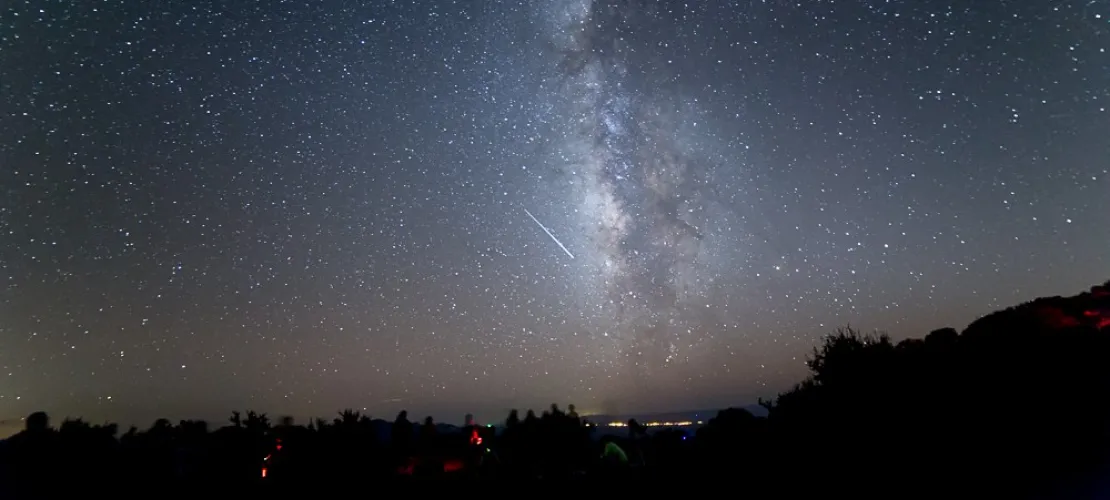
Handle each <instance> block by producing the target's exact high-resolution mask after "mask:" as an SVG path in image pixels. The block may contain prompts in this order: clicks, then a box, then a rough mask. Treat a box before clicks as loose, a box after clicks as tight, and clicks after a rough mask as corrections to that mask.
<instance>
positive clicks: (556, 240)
mask: <svg viewBox="0 0 1110 500" xmlns="http://www.w3.org/2000/svg"><path fill="white" fill-rule="evenodd" d="M520 208H521V209H522V210H524V213H526V214H528V217H531V218H532V220H533V221H535V222H536V225H537V226H540V229H543V232H545V233H547V235H548V236H550V237H551V240H552V241H554V242H555V244H556V245H559V248H562V249H563V251H564V252H566V253H567V256H568V257H570V258H572V259H573V258H574V254H572V253H570V250H567V247H566V246H565V245H563V242H561V241H559V238H556V237H555V235H554V234H551V231H548V230H547V228H546V227H544V225H543V224H541V223H540V221H539V219H537V218H536V216H535V215H532V212H529V211H528V209H527V208H524V207H520Z"/></svg>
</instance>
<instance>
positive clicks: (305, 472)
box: [0, 285, 1110, 498]
mask: <svg viewBox="0 0 1110 500" xmlns="http://www.w3.org/2000/svg"><path fill="white" fill-rule="evenodd" d="M1108 348H1110V290H1108V287H1107V285H1103V286H1098V287H1093V288H1092V289H1091V290H1090V291H1088V292H1085V293H1082V294H1080V295H1077V296H1073V297H1066V298H1063V297H1053V298H1045V299H1038V300H1035V301H1033V302H1029V303H1026V304H1022V305H1020V306H1017V307H1014V308H1010V309H1007V310H1004V311H999V312H997V313H994V314H991V315H988V316H986V317H984V318H981V319H980V320H978V321H976V322H974V323H972V324H971V325H970V326H969V327H968V328H967V329H965V330H964V331H963V332H957V331H956V330H953V329H940V330H935V331H933V332H931V333H929V334H928V335H926V336H925V337H924V338H919V339H907V340H903V341H901V342H898V343H894V342H892V341H891V340H890V339H889V338H887V337H885V336H867V335H861V334H860V333H858V332H856V331H854V330H840V331H837V332H836V333H834V334H833V335H830V336H828V337H827V338H826V339H825V340H824V342H823V344H822V345H821V346H820V347H818V348H817V349H815V351H814V353H813V354H812V356H811V357H810V359H809V367H810V369H811V375H810V376H809V377H808V378H807V379H806V380H804V381H802V382H801V383H799V384H798V385H797V386H795V387H794V388H793V389H791V390H789V391H787V392H785V393H783V394H780V395H779V396H778V397H777V398H775V400H774V401H766V402H762V405H763V407H764V408H765V409H766V411H767V414H766V416H761V417H757V416H755V415H753V414H752V413H751V412H749V411H746V410H742V409H729V410H723V411H721V412H719V413H718V414H717V415H716V417H714V418H712V419H711V420H709V421H708V422H706V423H705V425H703V426H701V427H700V428H698V429H697V430H696V432H688V431H683V430H679V429H668V430H659V431H656V432H652V433H648V432H646V431H645V429H644V428H643V427H642V426H640V425H639V424H637V423H636V422H635V421H631V422H629V425H628V426H627V427H626V431H627V432H625V433H623V434H621V435H618V436H612V435H602V434H604V433H601V432H599V431H598V429H597V428H596V427H595V426H594V425H593V424H591V423H590V422H589V421H588V418H581V417H579V416H578V415H577V414H575V413H574V411H573V407H568V409H567V411H563V410H562V409H560V408H558V407H557V406H555V405H552V407H551V408H550V409H548V410H547V411H544V412H542V413H540V414H538V415H537V414H535V413H533V412H531V411H529V412H527V413H526V414H525V415H524V416H523V417H522V416H521V415H519V414H518V413H517V412H515V411H514V412H513V413H512V414H510V415H509V416H508V417H507V418H506V421H505V423H504V426H502V427H499V428H492V427H478V426H467V427H463V428H447V427H443V426H438V425H436V424H435V422H433V421H432V420H431V418H430V417H429V418H428V419H426V420H425V421H424V422H421V423H414V422H411V421H410V420H409V419H408V416H407V415H406V414H405V413H404V412H402V414H401V415H398V416H397V418H396V419H395V420H394V421H393V422H384V421H381V420H374V419H371V418H369V417H367V416H365V415H361V414H359V413H358V412H353V411H344V412H341V413H340V414H338V415H337V416H336V417H335V418H333V419H330V420H325V419H317V420H316V421H314V422H311V423H309V424H307V425H294V424H293V422H291V421H288V420H286V421H282V422H277V423H274V422H271V421H270V419H269V418H268V417H267V416H266V415H261V414H256V413H253V412H247V413H246V414H245V415H242V414H240V413H238V412H236V413H234V414H233V415H232V416H231V418H230V419H229V421H228V424H227V425H224V426H222V427H219V428H212V427H210V426H209V425H208V424H207V423H205V422H200V421H182V422H179V423H178V424H176V425H175V424H172V423H171V422H169V421H166V420H159V421H157V422H155V423H154V425H153V426H152V427H150V428H149V429H146V430H138V429H134V428H132V429H129V430H127V431H125V432H122V433H121V432H120V429H118V428H117V427H116V426H115V425H91V424H89V423H87V422H84V421H81V420H79V419H66V420H63V421H62V422H61V423H60V424H59V425H57V427H56V428H55V427H54V426H52V424H51V422H50V420H49V418H48V417H47V415H46V414H43V413H36V414H33V415H30V416H28V417H27V418H26V420H25V426H26V429H25V430H24V431H22V432H20V433H19V434H17V435H15V436H13V437H11V438H9V439H7V440H5V441H3V442H0V498H30V497H57V496H58V495H60V494H62V493H63V492H75V494H80V495H84V496H92V495H96V496H107V495H114V496H116V497H119V496H130V495H141V496H152V495H153V496H189V497H197V496H199V495H224V494H232V493H236V494H238V493H243V494H250V495H252V496H268V497H272V496H304V495H319V494H320V493H322V492H324V491H339V492H341V493H342V494H356V493H358V494H367V495H369V494H374V493H375V492H380V491H390V490H383V489H382V488H392V487H399V486H405V487H408V488H425V487H427V488H443V485H442V483H443V482H450V483H452V484H453V485H454V486H452V490H450V492H452V493H455V494H461V493H462V492H463V491H465V490H467V489H476V490H480V491H481V492H487V493H488V492H494V491H502V490H504V491H509V490H510V489H511V491H512V492H513V493H514V494H525V495H535V494H543V493H548V492H549V491H556V492H558V491H563V490H562V488H566V490H565V491H568V492H571V491H574V492H577V493H579V494H580V493H582V492H583V491H590V490H589V489H588V488H612V489H613V491H617V492H624V493H626V494H633V493H638V492H639V491H644V492H645V493H646V492H648V491H650V490H652V489H655V490H656V491H658V489H657V488H654V487H655V486H656V485H662V484H664V483H665V484H666V485H667V487H668V488H672V489H669V490H667V491H669V492H674V493H668V494H677V493H678V492H680V491H688V492H696V491H703V490H708V489H709V488H713V489H715V490H720V488H729V490H728V491H729V492H730V493H739V494H751V495H755V494H758V495H764V496H774V497H782V496H794V495H800V494H822V495H828V494H855V495H864V496H883V497H887V498H889V497H896V498H905V497H921V496H936V495H945V496H955V497H970V496H989V497H1010V498H1013V497H1039V498H1101V497H1110V460H1108V459H1107V457H1108V454H1107V450H1110V439H1108V438H1110V432H1108V431H1110V398H1107V395H1108V394H1110V363H1108V362H1107V361H1106V359H1105V358H1106V356H1107V353H1110V349H1108ZM537 486H539V487H542V488H543V489H539V488H537ZM582 488H587V490H583V489H582ZM680 488H681V489H680ZM406 491H409V490H406ZM441 491H442V490H441ZM656 494H658V493H656Z"/></svg>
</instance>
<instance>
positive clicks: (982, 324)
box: [964, 281, 1110, 335]
mask: <svg viewBox="0 0 1110 500" xmlns="http://www.w3.org/2000/svg"><path fill="white" fill-rule="evenodd" d="M1030 327H1035V328H1042V329H1057V330H1059V329H1066V328H1078V327H1086V328H1094V329H1098V330H1101V329H1106V328H1108V327H1110V281H1107V282H1106V283H1103V284H1102V285H1096V286H1092V287H1091V289H1090V290H1089V291H1087V292H1083V293H1081V294H1079V295H1075V296H1072V297H1059V296H1057V297H1042V298H1039V299H1036V300H1033V301H1030V302H1026V303H1024V304H1021V305H1018V306H1014V307H1010V308H1007V309H1004V310H1002V311H997V312H994V313H991V314H988V315H986V316H983V317H982V318H979V319H978V320H976V321H974V322H972V323H971V324H970V325H968V327H967V329H965V330H964V335H979V334H989V333H991V332H1003V331H1009V330H1011V329H1014V328H1017V329H1021V330H1024V329H1027V328H1030Z"/></svg>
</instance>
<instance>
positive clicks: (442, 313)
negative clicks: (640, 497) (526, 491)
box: [0, 0, 1110, 432]
mask: <svg viewBox="0 0 1110 500" xmlns="http://www.w3.org/2000/svg"><path fill="white" fill-rule="evenodd" d="M1108 50H1110V6H1108V4H1107V3H1106V2H1105V1H1088V0H1076V1H1070V0H1064V1H1052V2H966V1H955V0H952V1H943V0H941V1H929V2H911V1H887V0H876V1H850V2H824V1H804V2H802V1H798V2H786V1H779V0H775V1H771V0H768V1H760V0H755V1H744V2H716V1H713V2H671V1H646V0H639V1H637V0H611V1H602V0H598V1H589V0H554V1H549V0H544V1H540V0H535V1H513V2H502V1H496V0H491V1H481V2H479V1H475V2H438V1H437V2H433V1H428V2H415V1H413V2H401V1H367V2H348V1H339V0H321V1H318V2H300V3H295V2H294V3H290V2H277V3H273V2H253V3H251V2H232V3H229V2H216V1H211V0H197V1H189V2H115V1H96V2H83V1H80V2H55V3H48V2H7V3H5V4H3V6H2V7H0V432H3V425H4V424H3V422H4V421H18V418H19V417H20V416H23V415H26V414H28V413H29V412H31V411H34V410H40V409H44V410H47V411H49V412H52V413H53V414H55V416H56V417H60V416H61V415H65V414H69V415H81V416H84V417H85V418H86V419H90V420H100V419H109V418H110V419H120V420H122V421H123V422H124V423H125V424H127V423H136V424H139V425H146V424H148V423H149V422H151V421H153V419H154V418H157V417H168V418H171V419H173V420H176V419H179V418H207V419H212V420H214V421H215V422H222V421H224V419H226V417H227V412H229V411H230V410H233V409H238V410H247V409H255V410H259V411H267V412H270V413H271V414H274V415H277V414H291V415H295V416H297V417H298V418H302V419H303V418H305V417H309V416H327V415H332V414H333V412H335V411H336V410H338V409H341V408H354V409H358V410H360V411H364V412H365V413H368V414H370V415H373V416H375V417H378V416H384V417H391V416H392V415H393V414H395V413H396V412H397V411H399V410H401V409H408V410H410V411H411V412H412V413H413V414H415V415H420V416H422V415H423V414H428V413H431V414H435V415H436V416H437V417H440V418H443V419H448V420H458V419H459V418H460V417H461V416H462V415H464V414H466V413H474V414H475V415H477V416H478V418H480V419H484V420H494V419H500V418H503V416H504V415H505V414H507V412H508V410H509V409H510V408H513V407H516V408H526V407H535V408H540V407H546V406H547V405H549V404H550V403H552V402H559V403H560V404H567V403H572V402H573V403H575V404H577V405H578V407H579V409H580V411H582V412H590V411H606V412H618V411H650V410H674V409H679V408H695V407H700V408H706V407H714V406H721V405H728V404H747V403H751V402H753V401H755V400H756V398H757V397H769V396H772V395H774V394H775V393H776V392H777V391H780V390H783V389H785V388H788V387H790V386H791V385H792V384H794V383H796V382H797V381H799V380H801V379H802V377H804V376H805V373H806V368H805V365H804V360H805V356H806V355H807V354H808V353H809V352H811V349H812V347H813V346H814V345H815V342H817V341H818V340H819V339H820V337H821V335H823V334H825V333H828V332H829V331H831V330H832V329H834V328H836V327H837V326H843V325H845V324H851V325H852V326H854V327H858V328H860V329H862V330H872V329H879V330H884V331H887V332H889V333H890V334H891V335H892V336H893V337H895V338H902V337H908V336H920V335H924V334H926V333H928V331H930V330H932V329H934V328H939V327H945V326H952V327H957V328H959V327H962V326H964V325H966V324H967V323H968V322H970V321H971V320H973V319H974V318H975V317H977V316H979V315H983V314H986V313H989V312H991V311H993V310H995V309H998V308H1002V307H1006V306H1009V305H1012V304H1015V303H1019V302H1022V301H1025V300H1029V299H1031V298H1034V297H1037V296H1042V295H1057V294H1061V295H1070V294H1073V293H1076V292H1078V291H1080V290H1083V289H1086V288H1087V287H1088V286H1090V285H1091V284H1093V283H1096V282H1102V281H1105V280H1106V279H1107V278H1108V277H1110V261H1108V260H1107V259H1108V256H1110V254H1108V253H1107V251H1106V249H1107V248H1110V228H1108V227H1107V224H1106V221H1107V216H1106V214H1110V173H1108V171H1107V169H1108V167H1107V158H1110V140H1108V136H1107V134H1106V130H1107V125H1108V123H1110V122H1108V120H1110V112H1107V107H1108V106H1107V102H1108V101H1110V54H1108ZM522 208H524V209H527V210H528V213H529V214H531V215H532V216H534V220H533V218H532V217H529V215H528V214H525V213H524V212H523V210H522ZM537 222H541V224H540V225H539V226H537ZM562 247H565V251H564V249H563V248H562ZM571 255H573V258H571V257H570V256H571ZM13 419H14V420H13Z"/></svg>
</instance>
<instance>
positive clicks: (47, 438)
mask: <svg viewBox="0 0 1110 500" xmlns="http://www.w3.org/2000/svg"><path fill="white" fill-rule="evenodd" d="M7 448H8V449H7V452H8V457H7V460H6V461H7V464H6V466H7V467H6V468H7V469H8V471H7V472H8V475H9V477H8V478H6V479H8V480H10V481H12V482H13V485H12V486H14V488H13V489H14V491H15V492H16V493H18V494H21V495H22V494H26V493H29V492H35V493H38V492H42V491H44V490H49V489H51V488H52V487H53V486H54V485H55V484H57V483H56V482H55V481H53V480H52V478H53V477H54V476H55V474H56V473H57V470H56V469H55V466H56V465H59V464H61V463H64V462H63V461H62V460H59V459H60V458H61V457H59V456H58V455H59V453H58V452H59V447H58V436H57V433H56V432H54V430H53V429H51V428H50V417H49V416H47V415H46V413H45V412H41V411H38V412H35V413H32V414H30V415H28V416H27V418H26V419H25V420H24V428H23V430H22V431H20V432H19V433H17V434H16V435H14V436H12V437H10V438H8V440H7Z"/></svg>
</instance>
